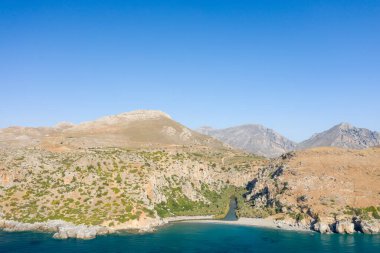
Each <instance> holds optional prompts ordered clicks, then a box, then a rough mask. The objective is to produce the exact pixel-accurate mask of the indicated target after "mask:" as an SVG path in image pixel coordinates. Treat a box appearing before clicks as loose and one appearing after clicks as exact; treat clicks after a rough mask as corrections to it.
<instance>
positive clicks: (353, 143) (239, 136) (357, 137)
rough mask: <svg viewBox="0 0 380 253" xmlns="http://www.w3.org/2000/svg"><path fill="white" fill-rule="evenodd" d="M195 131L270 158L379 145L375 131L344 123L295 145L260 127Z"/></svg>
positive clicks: (209, 128) (207, 128)
mask: <svg viewBox="0 0 380 253" xmlns="http://www.w3.org/2000/svg"><path fill="white" fill-rule="evenodd" d="M250 128H251V129H250ZM196 131H198V132H200V133H202V134H206V135H209V136H212V137H214V138H216V139H218V140H220V141H222V142H225V143H227V144H228V145H230V146H232V147H234V148H238V149H242V150H245V151H247V152H250V153H256V154H259V155H264V156H266V157H270V158H273V157H276V156H279V155H281V154H283V153H286V152H289V151H293V150H300V149H308V148H314V147H341V148H351V149H365V148H369V147H374V146H378V145H380V134H379V133H378V132H376V131H371V130H369V129H366V128H358V127H355V126H353V125H352V124H350V123H347V122H342V123H340V124H337V125H335V126H333V127H332V128H330V129H328V130H326V131H323V132H320V133H315V134H313V135H312V136H311V137H310V138H309V139H306V140H304V141H302V142H299V143H297V142H294V141H292V140H290V139H287V138H286V137H284V136H282V135H281V134H279V133H277V132H276V131H274V130H273V129H270V128H267V127H265V126H263V125H261V124H244V125H239V126H234V127H228V128H223V129H215V128H212V127H210V126H204V127H201V128H198V129H196ZM247 142H248V143H247Z"/></svg>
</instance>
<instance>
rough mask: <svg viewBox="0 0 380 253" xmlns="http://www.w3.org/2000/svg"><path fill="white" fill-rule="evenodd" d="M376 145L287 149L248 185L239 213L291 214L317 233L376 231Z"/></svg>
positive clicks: (379, 172) (379, 166)
mask: <svg viewBox="0 0 380 253" xmlns="http://www.w3.org/2000/svg"><path fill="white" fill-rule="evenodd" d="M379 182H380V148H372V149H367V150H361V151H354V150H345V149H339V148H319V149H312V150H305V151H299V152H295V153H294V152H293V153H288V154H286V155H283V156H282V157H280V158H278V159H275V160H273V161H272V162H271V163H270V165H269V166H267V167H265V168H263V169H261V170H260V172H259V173H258V176H257V177H256V178H255V179H254V180H252V181H251V182H250V183H249V185H248V192H247V193H246V194H245V199H246V203H245V205H243V206H241V210H239V212H240V214H241V215H242V216H253V217H268V216H270V217H273V219H276V220H291V222H293V223H294V224H297V225H299V226H304V227H305V226H306V227H310V228H313V229H315V230H317V231H319V232H321V233H328V232H337V233H353V232H355V231H361V232H364V233H378V232H379V229H380V215H379V213H380V198H379V193H380V184H379Z"/></svg>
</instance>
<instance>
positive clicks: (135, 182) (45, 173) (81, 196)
mask: <svg viewBox="0 0 380 253" xmlns="http://www.w3.org/2000/svg"><path fill="white" fill-rule="evenodd" d="M0 140H1V146H0V226H3V227H6V228H8V229H11V230H24V229H30V228H31V227H32V228H34V227H35V226H31V225H28V226H26V225H19V223H17V222H22V223H21V224H23V223H34V224H40V225H38V226H39V228H40V227H43V228H45V227H46V226H50V225H51V224H61V222H58V223H57V222H55V223H54V222H53V223H51V221H54V220H59V221H65V222H70V223H72V224H74V225H75V224H84V225H92V226H94V225H96V226H101V227H104V228H109V229H139V230H148V229H151V228H152V227H154V226H157V225H160V224H162V222H163V219H165V218H168V217H176V216H182V215H190V216H194V215H214V216H218V215H222V214H223V213H224V212H225V210H226V207H227V206H228V204H229V198H230V196H231V195H232V194H235V192H236V191H241V190H242V189H244V186H245V184H246V182H248V181H249V180H250V179H251V178H252V177H254V176H255V175H256V173H257V171H258V169H259V168H260V167H261V166H262V165H263V164H265V163H266V162H267V161H266V160H264V159H262V158H261V157H257V156H254V155H249V154H246V153H243V152H240V151H235V150H232V149H230V148H227V147H225V146H224V145H223V144H222V143H220V142H219V141H217V140H215V139H213V138H210V137H208V136H204V135H202V134H199V133H196V132H193V131H191V130H190V129H188V128H186V127H184V126H182V125H181V124H179V123H177V122H175V121H173V120H172V119H171V118H170V117H169V116H168V115H166V114H164V113H162V112H157V111H136V112H131V113H124V114H120V115H115V116H109V117H105V118H101V119H99V120H95V121H92V122H86V123H82V124H79V125H73V124H67V123H64V124H59V125H58V126H56V127H53V128H22V127H13V128H7V129H3V130H1V132H0ZM2 221H3V223H2ZM10 221H12V222H10ZM41 222H42V224H43V225H41ZM43 222H48V223H43ZM49 222H50V223H49ZM49 224H50V225H49ZM79 229H80V231H82V230H83V228H82V227H79ZM66 230H67V229H66ZM66 230H65V229H64V231H66ZM84 231H87V230H84ZM91 231H92V232H93V230H91ZM96 231H98V229H97V230H96ZM92 232H91V233H90V234H91V236H93V235H94V234H93V233H92ZM62 233H63V232H62ZM77 234H78V233H71V234H70V233H69V234H68V232H67V231H66V232H64V233H63V234H58V235H57V237H59V238H65V237H75V236H76V235H77ZM84 234H86V233H84ZM95 234H96V233H95ZM81 236H84V235H83V233H82V234H81Z"/></svg>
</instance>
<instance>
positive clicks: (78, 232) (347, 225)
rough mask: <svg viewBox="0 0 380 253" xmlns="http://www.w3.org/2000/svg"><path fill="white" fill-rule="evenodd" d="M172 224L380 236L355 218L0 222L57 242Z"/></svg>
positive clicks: (378, 229) (379, 225)
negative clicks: (119, 224) (100, 223)
mask: <svg viewBox="0 0 380 253" xmlns="http://www.w3.org/2000/svg"><path fill="white" fill-rule="evenodd" d="M173 222H191V223H194V222H195V223H212V224H227V225H240V226H254V227H265V228H272V229H282V230H289V231H302V232H311V231H315V232H319V233H321V234H330V233H338V234H354V233H357V232H359V233H364V234H378V233H380V221H379V220H360V219H358V218H353V219H352V220H349V219H346V220H338V221H332V220H331V219H324V220H320V221H318V222H316V223H313V224H311V223H307V222H304V223H303V222H295V221H292V220H274V219H270V218H267V219H261V218H239V219H238V220H237V221H225V220H215V219H213V217H212V216H179V217H169V218H164V219H154V220H153V219H152V221H150V222H149V223H146V224H144V225H141V226H139V225H138V223H137V224H134V225H125V226H122V227H107V226H87V225H75V224H72V223H69V222H65V221H61V220H51V221H47V222H37V223H33V224H31V223H22V222H17V221H9V220H0V229H3V230H4V231H7V232H23V231H40V232H48V233H54V234H53V238H55V239H69V238H74V239H94V238H96V236H99V235H107V234H113V233H117V232H120V231H131V230H133V231H137V232H140V233H146V232H152V231H154V230H155V229H156V228H158V227H160V226H163V225H166V224H169V223H173Z"/></svg>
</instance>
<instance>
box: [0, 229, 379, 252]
mask: <svg viewBox="0 0 380 253" xmlns="http://www.w3.org/2000/svg"><path fill="white" fill-rule="evenodd" d="M51 236H52V235H51V234H47V233H33V232H19V233H8V232H3V231H0V252H1V253H8V252H19V253H23V252H39V253H45V252H54V253H69V252H70V253H71V252H102V253H106V252H115V253H118V252H265V253H272V252H273V253H274V252H366V253H368V252H380V235H363V234H355V235H338V234H332V235H320V234H318V233H313V232H310V233H305V232H294V231H282V230H275V229H265V228H256V227H248V226H229V225H223V224H221V225H220V224H195V223H174V224H171V225H168V226H165V227H163V228H161V229H159V230H158V231H157V232H155V233H149V234H131V233H121V234H115V235H109V236H100V237H98V238H96V239H94V240H88V241H84V240H75V239H69V240H55V239H52V238H51Z"/></svg>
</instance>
